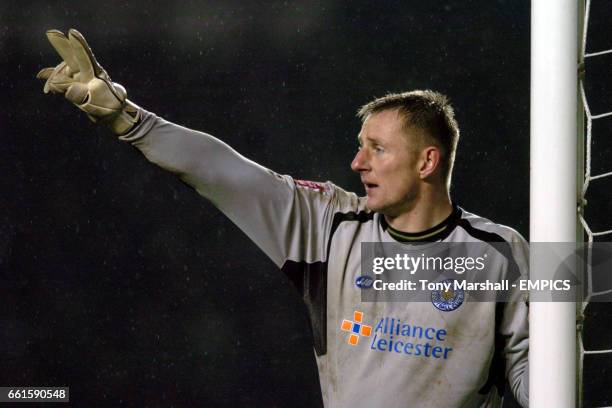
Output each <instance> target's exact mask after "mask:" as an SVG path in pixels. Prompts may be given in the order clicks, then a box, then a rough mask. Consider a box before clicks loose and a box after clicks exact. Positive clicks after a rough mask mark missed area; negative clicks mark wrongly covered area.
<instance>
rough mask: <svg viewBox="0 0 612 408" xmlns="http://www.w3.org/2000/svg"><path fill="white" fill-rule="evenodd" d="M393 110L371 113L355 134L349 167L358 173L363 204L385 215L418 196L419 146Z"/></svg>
mask: <svg viewBox="0 0 612 408" xmlns="http://www.w3.org/2000/svg"><path fill="white" fill-rule="evenodd" d="M406 133H407V131H406V129H405V128H404V127H403V120H402V118H401V117H400V116H399V114H398V111H397V110H385V111H382V112H378V113H374V114H371V115H370V116H368V117H367V119H366V120H365V121H364V123H363V126H362V128H361V132H360V133H359V137H358V139H359V151H358V152H357V155H355V158H354V159H353V162H352V163H351V168H352V169H353V171H356V172H358V173H359V175H360V176H361V182H362V183H363V185H364V187H365V192H366V195H367V202H366V205H367V207H368V208H369V209H370V210H372V211H377V212H380V213H383V214H385V215H388V216H398V215H400V214H402V213H404V212H407V211H409V210H410V209H411V208H412V207H413V204H414V201H415V199H416V198H417V197H418V195H419V189H420V185H421V183H422V182H423V180H421V177H420V172H419V168H420V163H419V149H418V146H416V140H417V138H416V137H415V135H407V134H406Z"/></svg>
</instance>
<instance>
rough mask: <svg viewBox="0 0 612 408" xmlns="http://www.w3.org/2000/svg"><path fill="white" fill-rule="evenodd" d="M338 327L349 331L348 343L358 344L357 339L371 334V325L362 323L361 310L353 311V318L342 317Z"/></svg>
mask: <svg viewBox="0 0 612 408" xmlns="http://www.w3.org/2000/svg"><path fill="white" fill-rule="evenodd" d="M340 329H342V331H345V332H349V336H348V344H350V345H351V346H356V345H357V344H359V339H360V338H361V337H362V336H363V337H370V336H371V335H372V326H368V325H366V324H363V312H359V311H357V310H356V311H355V312H354V313H353V320H348V319H344V320H342V324H341V325H340Z"/></svg>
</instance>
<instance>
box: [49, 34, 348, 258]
mask: <svg viewBox="0 0 612 408" xmlns="http://www.w3.org/2000/svg"><path fill="white" fill-rule="evenodd" d="M47 37H48V38H49V41H50V42H51V44H52V45H53V47H54V48H55V49H56V50H57V51H58V53H59V54H60V56H61V57H62V59H63V61H62V62H61V63H60V64H59V65H57V66H56V67H55V68H46V69H43V70H42V71H41V72H40V73H39V74H38V77H39V78H42V79H45V80H46V83H45V88H44V90H45V92H49V91H50V92H54V93H62V94H64V95H65V97H66V98H67V99H68V100H69V101H70V102H72V103H73V104H75V105H76V106H77V107H78V108H79V109H81V110H83V111H85V112H86V113H87V115H88V116H89V118H90V119H91V120H92V121H94V122H96V123H98V122H102V123H107V124H108V125H109V126H110V128H111V130H112V131H113V132H115V133H116V134H118V135H120V139H121V140H123V141H126V142H129V143H131V144H132V145H133V146H135V147H136V148H138V149H139V150H140V151H141V152H142V153H143V154H144V155H145V157H146V158H147V159H148V160H149V161H151V162H153V163H155V164H157V165H159V166H160V167H162V168H164V169H166V170H168V171H170V172H173V173H175V174H177V175H178V176H179V177H180V178H181V179H182V180H183V181H185V182H186V183H187V184H189V185H190V186H192V187H193V188H195V189H196V190H197V191H198V193H200V194H201V195H202V196H204V197H206V198H208V199H209V200H210V201H212V203H213V204H215V206H217V207H218V208H219V209H220V210H221V211H222V212H223V213H225V214H226V215H227V216H228V217H229V218H230V219H231V220H232V221H233V222H234V223H235V224H237V225H238V227H239V228H240V229H242V230H243V231H244V232H245V233H246V234H247V235H248V236H249V238H251V239H252V240H253V241H254V242H255V243H256V244H257V245H258V246H259V247H260V248H261V249H262V250H263V251H264V252H265V253H266V254H267V255H268V256H269V257H270V258H271V259H272V260H273V261H274V262H275V263H276V264H277V265H278V266H279V267H281V266H282V265H283V264H284V263H285V262H286V261H287V260H294V261H305V262H316V261H321V260H323V259H325V258H326V253H325V252H326V246H325V243H326V237H327V235H328V232H329V229H330V228H331V221H332V220H331V218H332V216H333V211H332V207H333V206H335V203H336V202H337V200H338V198H337V195H338V194H339V193H340V194H341V195H342V196H343V201H346V197H347V196H348V195H347V194H346V193H344V192H342V191H341V190H339V189H337V188H335V187H334V186H333V185H331V184H330V183H326V184H321V185H318V184H317V186H319V187H320V188H312V186H303V185H300V183H296V182H295V181H294V180H293V178H291V177H289V176H281V175H279V174H277V173H274V172H273V171H271V170H268V169H266V168H264V167H262V166H260V165H258V164H257V163H254V162H253V161H251V160H248V159H246V158H245V157H243V156H241V155H240V154H238V153H237V152H236V151H234V150H233V149H232V148H230V147H229V146H228V145H227V144H225V143H223V142H222V141H220V140H218V139H216V138H214V137H213V136H211V135H208V134H206V133H202V132H197V131H194V130H191V129H187V128H185V127H182V126H179V125H175V124H173V123H170V122H167V121H165V120H163V119H161V118H159V117H157V116H156V115H154V114H152V113H148V112H146V111H144V110H143V109H141V108H139V107H138V106H136V105H134V104H133V103H131V102H130V101H128V100H127V95H126V91H125V89H124V88H123V87H122V86H121V85H118V84H116V83H113V82H112V81H111V80H110V77H109V76H108V74H107V73H106V71H105V70H104V69H103V68H102V67H101V66H100V64H99V63H98V62H97V61H96V59H95V57H94V55H93V52H92V51H91V49H90V48H89V46H88V45H87V43H86V42H85V39H84V38H83V36H82V35H81V34H80V33H78V32H77V31H76V30H70V31H69V33H68V37H66V36H64V35H63V34H62V33H61V32H59V31H57V30H51V31H49V32H47ZM351 199H352V196H350V198H349V201H350V200H351ZM354 201H356V197H355V198H354Z"/></svg>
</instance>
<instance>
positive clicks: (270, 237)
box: [37, 30, 529, 408]
mask: <svg viewBox="0 0 612 408" xmlns="http://www.w3.org/2000/svg"><path fill="white" fill-rule="evenodd" d="M47 37H48V39H49V41H50V42H51V44H52V46H53V47H54V48H55V50H56V51H57V52H58V53H59V55H60V56H61V58H62V61H61V62H60V64H58V65H57V66H56V67H54V68H45V69H43V70H42V71H40V72H39V74H38V75H37V77H38V78H40V79H43V80H46V83H45V85H44V91H45V93H47V92H53V93H60V94H64V96H65V97H66V98H67V99H68V100H69V101H70V102H72V103H73V104H75V105H76V106H77V107H78V108H79V109H81V110H83V111H84V112H85V113H86V114H87V116H88V117H89V118H90V119H91V120H92V121H93V122H96V123H104V124H106V125H107V126H108V127H109V128H110V129H111V130H112V132H114V133H115V134H116V135H117V136H118V138H119V139H120V140H122V141H124V142H126V143H129V144H131V145H132V146H134V147H136V148H137V149H139V150H140V151H141V152H142V153H143V154H144V156H145V157H146V158H147V159H148V160H149V161H151V162H152V163H155V164H157V165H158V166H160V167H162V168H164V169H166V170H168V171H170V172H172V173H175V174H177V175H178V176H179V177H180V178H181V179H182V180H183V181H185V182H186V183H187V184H189V185H190V186H192V187H193V188H194V189H195V190H196V191H197V192H198V193H199V194H201V195H202V196H204V197H205V198H207V199H209V200H210V201H211V202H212V203H213V204H214V205H215V206H217V207H218V208H219V209H220V210H221V211H222V212H223V213H224V214H225V215H226V216H227V217H228V218H230V219H231V220H232V221H233V222H234V223H235V224H236V225H237V226H238V227H239V228H240V229H241V230H242V231H244V233H245V234H247V235H248V236H249V238H250V239H252V240H253V241H254V242H255V243H256V244H257V245H258V246H259V247H260V248H261V249H262V250H263V252H265V253H266V255H268V256H269V257H270V258H271V259H272V260H273V261H274V263H275V264H276V265H277V266H278V267H279V268H280V269H281V271H282V272H283V273H284V274H286V275H287V276H288V278H289V279H290V280H291V281H292V283H293V284H295V286H296V287H297V289H298V290H299V292H300V294H301V295H302V297H303V300H304V302H305V303H306V306H307V309H308V314H309V321H310V325H311V329H312V333H313V338H314V350H315V354H316V361H317V365H318V369H319V377H320V382H321V390H322V395H323V401H324V404H325V405H326V406H330V407H345V406H346V407H348V406H352V407H375V406H380V407H385V408H391V407H406V406H413V407H442V406H444V407H501V405H502V399H503V395H504V386H505V384H506V383H509V384H510V387H511V389H512V392H513V393H514V395H515V396H516V398H517V400H518V401H519V402H520V404H521V405H523V406H525V407H526V406H527V405H528V383H529V381H528V364H527V358H528V352H529V346H528V326H527V325H528V307H527V303H526V301H525V299H523V298H521V297H520V294H515V297H514V298H513V299H512V300H513V301H512V302H509V303H507V304H506V303H495V302H462V301H461V300H457V299H456V298H447V297H444V296H442V297H437V298H436V299H434V297H433V296H432V301H431V302H415V303H410V304H407V303H401V302H386V303H380V302H379V303H375V302H370V303H365V302H361V289H362V288H363V287H364V286H365V285H366V283H364V282H367V280H364V279H363V278H364V277H363V276H361V265H360V262H361V243H362V242H400V243H405V244H407V245H414V244H422V243H423V242H444V243H451V242H484V243H486V242H502V243H508V244H509V247H511V248H512V250H511V251H495V250H494V251H492V252H491V253H493V255H492V256H491V258H493V259H488V261H487V262H488V265H493V266H492V267H494V268H496V270H497V271H499V272H500V274H501V275H500V276H501V277H502V278H503V277H509V276H511V275H512V273H513V272H516V271H517V270H518V271H519V272H520V273H525V272H526V268H527V265H528V254H527V244H526V242H525V241H524V239H523V238H522V237H520V235H519V234H518V233H517V232H516V231H514V230H512V229H511V228H508V227H504V226H501V225H498V224H494V223H492V222H490V221H488V220H486V219H484V218H481V217H479V216H477V215H474V214H471V213H469V212H467V211H465V210H463V209H462V208H460V207H458V206H457V205H455V204H453V203H452V201H451V199H450V196H449V186H450V178H451V174H452V167H453V161H454V156H455V150H456V146H457V141H458V138H459V129H458V126H457V123H456V121H455V119H454V114H453V110H452V107H451V106H450V104H449V103H448V101H447V99H446V98H445V97H444V96H443V95H441V94H439V93H437V92H432V91H412V92H406V93H401V94H390V95H387V96H385V97H382V98H379V99H376V100H374V101H372V102H370V103H368V104H366V105H365V106H363V107H362V108H361V109H360V111H359V116H360V118H361V120H362V128H361V131H360V133H359V136H358V139H359V144H360V148H359V151H358V152H357V154H356V156H355V158H354V160H353V162H352V163H351V168H352V169H353V170H354V171H355V172H357V173H358V174H359V175H360V177H361V181H362V183H363V185H364V187H365V193H366V194H365V196H364V197H358V196H357V195H356V194H354V193H350V192H347V191H344V190H342V189H341V188H339V187H338V186H335V185H334V184H332V183H330V182H326V183H318V182H310V181H301V180H295V179H293V178H292V177H290V176H286V175H280V174H277V173H275V172H273V171H271V170H269V169H266V168H264V167H262V166H260V165H258V164H257V163H254V162H252V161H250V160H248V159H246V158H244V157H243V156H241V155H240V154H238V153H237V152H236V151H234V150H232V149H231V148H230V147H229V146H228V145H226V144H225V143H223V142H221V141H220V140H218V139H216V138H214V137H213V136H211V135H208V134H206V133H201V132H198V131H194V130H190V129H187V128H184V127H181V126H178V125H175V124H173V123H170V122H167V121H165V120H164V119H162V118H160V117H158V116H156V115H155V114H153V113H150V112H148V111H146V110H144V109H142V108H140V107H138V106H137V105H135V104H134V103H132V102H131V101H129V100H128V99H127V94H126V91H125V89H124V88H123V87H122V86H120V85H118V84H116V83H113V82H112V81H111V79H110V77H109V75H108V74H107V73H106V71H105V70H104V69H103V68H102V67H101V66H100V64H99V63H98V62H97V61H96V59H95V57H94V55H93V53H92V51H91V49H90V48H89V46H88V45H87V43H86V41H85V39H84V38H83V36H82V35H81V34H80V33H79V32H78V31H76V30H70V31H69V33H68V35H67V36H65V35H64V34H63V33H61V32H59V31H57V30H51V31H49V32H47ZM406 328H407V329H406Z"/></svg>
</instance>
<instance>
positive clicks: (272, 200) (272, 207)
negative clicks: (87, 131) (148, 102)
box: [120, 111, 356, 267]
mask: <svg viewBox="0 0 612 408" xmlns="http://www.w3.org/2000/svg"><path fill="white" fill-rule="evenodd" d="M120 139H121V140H123V141H126V142H129V143H131V144H132V145H133V146H134V147H136V148H137V149H139V150H140V151H141V152H142V153H143V154H144V155H145V157H146V158H147V159H148V160H149V161H151V162H152V163H154V164H157V165H158V166H160V167H162V168H163V169H165V170H168V171H170V172H172V173H175V174H177V175H178V176H179V177H180V178H181V179H182V180H183V181H184V182H186V183H187V184H188V185H190V186H192V187H193V188H194V189H195V190H196V191H197V192H198V193H199V194H200V195H202V196H204V197H206V198H207V199H209V200H210V201H211V202H212V203H213V204H214V205H215V206H216V207H217V208H219V209H220V210H221V211H222V212H223V213H224V214H225V215H226V216H227V217H228V218H230V220H232V221H233V222H234V223H235V224H236V225H237V226H238V227H239V228H240V229H241V230H242V231H243V232H244V233H246V235H247V236H248V237H249V238H250V239H251V240H253V241H254V242H255V243H256V244H257V245H258V246H259V247H260V248H261V249H262V250H263V252H265V253H266V254H267V255H268V256H269V257H270V258H271V259H272V261H273V262H274V263H275V264H276V265H277V266H278V267H282V266H283V265H284V264H285V263H286V262H287V261H288V260H292V261H298V262H310V263H313V262H317V261H322V260H324V259H325V258H326V241H327V240H326V237H327V236H328V235H329V231H330V228H331V224H332V216H333V212H334V208H335V207H336V206H337V205H338V200H339V195H344V196H347V194H348V193H346V192H344V191H343V190H341V189H339V188H337V187H336V186H334V185H333V184H331V183H329V182H328V183H313V182H302V181H296V180H294V179H293V178H292V177H290V176H286V175H279V174H277V173H275V172H273V171H271V170H269V169H267V168H265V167H263V166H260V165H259V164H257V163H255V162H253V161H251V160H248V159H246V158H245V157H243V156H242V155H240V154H239V153H237V152H236V151H235V150H233V149H232V148H231V147H229V146H228V145H227V144H225V143H224V142H222V141H220V140H219V139H216V138H215V137H213V136H211V135H209V134H206V133H202V132H198V131H194V130H191V129H188V128H185V127H182V126H179V125H176V124H173V123H170V122H168V121H166V120H164V119H162V118H159V117H157V116H156V115H154V114H152V113H148V112H146V111H143V120H142V122H141V123H140V124H139V125H138V126H137V128H135V129H134V130H133V131H131V132H130V133H128V134H126V135H124V136H121V137H120ZM344 199H345V201H346V199H347V197H344ZM350 200H356V197H355V198H350V197H349V201H350Z"/></svg>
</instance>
